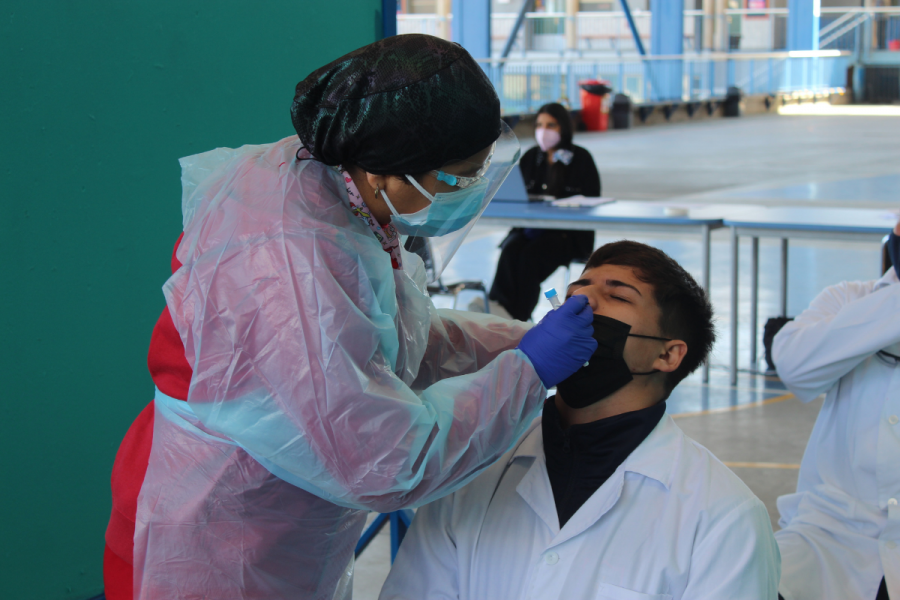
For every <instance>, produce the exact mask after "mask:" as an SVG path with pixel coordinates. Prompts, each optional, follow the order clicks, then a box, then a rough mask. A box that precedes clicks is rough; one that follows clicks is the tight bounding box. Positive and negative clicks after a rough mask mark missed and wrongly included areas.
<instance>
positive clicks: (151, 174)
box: [0, 0, 381, 600]
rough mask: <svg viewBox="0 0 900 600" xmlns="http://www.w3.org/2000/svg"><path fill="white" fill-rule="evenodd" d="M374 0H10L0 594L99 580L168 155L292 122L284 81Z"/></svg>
mask: <svg viewBox="0 0 900 600" xmlns="http://www.w3.org/2000/svg"><path fill="white" fill-rule="evenodd" d="M380 8H381V0H290V1H287V0H265V1H263V2H258V1H257V2H250V1H246V0H244V1H237V0H215V2H209V1H200V0H153V1H150V0H132V1H129V2H121V1H117V2H113V1H110V0H88V1H84V2H77V1H75V0H70V1H63V0H41V1H34V0H28V1H22V0H5V1H4V2H3V5H2V8H0V256H2V261H3V262H2V264H3V268H2V280H0V309H2V310H0V375H2V378H0V457H2V458H0V490H2V491H0V597H2V598H10V599H20V598H21V599H25V598H27V599H29V600H44V599H47V600H55V599H61V598H71V599H81V598H87V597H91V596H93V595H94V594H97V593H99V592H100V590H101V587H102V555H103V533H104V530H105V528H106V522H107V519H108V517H109V509H110V499H109V474H110V469H111V467H112V462H113V458H114V456H115V452H116V448H117V447H118V444H119V441H120V440H121V439H122V436H123V435H124V434H125V431H126V430H127V428H128V426H129V424H130V423H131V421H132V419H133V418H134V417H135V416H136V415H137V414H138V412H140V410H141V409H142V408H143V406H144V405H145V404H147V402H148V401H149V400H150V399H151V398H152V392H153V384H152V382H151V380H150V377H149V375H148V374H147V366H146V355H147V344H148V341H149V339H150V332H151V330H152V327H153V324H154V322H155V321H156V318H157V317H158V316H159V313H160V311H161V310H162V308H163V306H164V305H165V302H164V299H163V296H162V292H161V291H160V288H161V286H162V284H163V282H164V281H165V279H166V278H167V276H168V268H169V256H170V253H171V248H172V244H173V243H174V242H175V240H176V238H177V236H178V234H179V232H180V231H181V210H180V202H181V195H180V182H179V176H180V173H179V167H178V158H179V157H181V156H186V155H189V154H194V153H197V152H201V151H204V150H208V149H211V148H214V147H216V146H239V145H242V144H248V143H252V144H257V143H265V142H270V141H275V140H277V139H280V138H282V137H285V136H288V135H293V133H294V131H293V129H292V127H291V122H290V114H289V107H290V103H291V99H292V98H293V90H294V85H296V83H297V82H298V81H300V80H301V79H303V78H304V77H305V76H306V75H307V74H308V73H309V72H310V71H312V70H313V69H314V68H316V67H318V66H320V65H322V64H324V63H326V62H328V61H330V60H332V59H334V58H337V57H338V56H340V55H342V54H344V53H346V52H348V51H350V50H352V49H354V48H357V47H359V46H362V45H365V44H368V43H370V42H372V41H374V40H375V39H377V37H376V36H379V35H380V31H379V29H380V26H381V15H380Z"/></svg>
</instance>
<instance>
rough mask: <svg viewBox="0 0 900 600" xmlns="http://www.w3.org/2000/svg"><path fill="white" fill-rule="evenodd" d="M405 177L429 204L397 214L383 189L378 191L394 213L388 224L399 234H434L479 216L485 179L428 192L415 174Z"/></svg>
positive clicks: (465, 223)
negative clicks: (454, 187) (417, 209)
mask: <svg viewBox="0 0 900 600" xmlns="http://www.w3.org/2000/svg"><path fill="white" fill-rule="evenodd" d="M406 178H407V179H408V180H409V182H410V183H411V184H412V185H413V186H415V188H416V189H417V190H419V192H420V193H421V194H422V195H423V196H425V198H427V199H428V200H429V201H431V204H429V205H428V206H426V207H425V208H423V209H422V210H420V211H417V212H414V213H410V214H406V215H404V214H400V213H399V212H397V210H396V209H395V208H394V205H393V204H391V201H390V199H389V198H388V197H387V194H385V193H384V190H382V191H381V194H382V196H383V197H384V201H385V203H386V204H387V205H388V208H389V209H390V210H391V213H392V214H393V216H392V217H391V224H392V225H393V226H394V228H395V229H396V230H397V232H398V233H399V234H401V235H414V236H420V237H437V236H441V235H445V234H447V233H451V232H453V231H458V230H460V229H462V228H463V227H465V226H466V225H468V224H469V223H471V222H472V220H473V219H474V218H475V217H476V216H478V211H479V210H481V206H482V201H483V200H484V195H485V193H487V188H488V182H487V179H485V178H479V179H478V181H475V182H474V183H472V184H471V185H469V187H466V188H462V189H459V190H456V191H453V192H443V193H438V194H430V193H429V192H428V191H426V190H425V188H423V187H422V185H421V184H420V183H419V182H418V181H416V180H415V178H414V177H412V176H411V175H407V176H406Z"/></svg>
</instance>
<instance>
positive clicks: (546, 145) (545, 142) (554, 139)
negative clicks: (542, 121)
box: [534, 127, 562, 152]
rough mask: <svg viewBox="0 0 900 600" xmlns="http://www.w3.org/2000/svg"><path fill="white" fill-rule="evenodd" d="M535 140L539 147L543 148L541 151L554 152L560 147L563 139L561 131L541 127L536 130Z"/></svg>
mask: <svg viewBox="0 0 900 600" xmlns="http://www.w3.org/2000/svg"><path fill="white" fill-rule="evenodd" d="M534 139H535V140H537V143H538V146H540V147H541V150H543V151H544V152H547V151H548V150H552V149H553V148H556V146H557V145H559V142H560V140H561V139H562V137H561V136H560V135H559V131H557V130H556V129H549V128H547V127H540V128H538V129H535V130H534Z"/></svg>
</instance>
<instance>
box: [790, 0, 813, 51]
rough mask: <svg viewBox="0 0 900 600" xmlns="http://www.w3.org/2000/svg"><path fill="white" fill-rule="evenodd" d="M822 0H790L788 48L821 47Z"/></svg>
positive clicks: (805, 48)
mask: <svg viewBox="0 0 900 600" xmlns="http://www.w3.org/2000/svg"><path fill="white" fill-rule="evenodd" d="M820 2H821V0H788V21H787V49H788V50H818V49H819V15H820V13H821V4H820Z"/></svg>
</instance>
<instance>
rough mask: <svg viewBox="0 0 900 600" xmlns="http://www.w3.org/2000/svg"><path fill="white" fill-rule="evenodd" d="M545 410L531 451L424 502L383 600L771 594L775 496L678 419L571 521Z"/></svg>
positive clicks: (665, 424)
mask: <svg viewBox="0 0 900 600" xmlns="http://www.w3.org/2000/svg"><path fill="white" fill-rule="evenodd" d="M539 423H540V419H537V421H536V425H535V426H534V427H533V429H532V431H531V432H530V433H529V434H528V436H527V437H526V438H525V439H524V440H523V441H522V442H521V443H520V444H519V446H518V447H517V448H515V449H514V450H512V451H511V452H510V453H509V454H507V455H506V456H505V457H503V458H502V459H501V460H500V461H498V462H497V463H496V464H495V465H493V466H492V467H490V468H489V469H487V470H486V471H485V472H484V473H482V474H481V475H480V476H479V477H478V478H477V479H476V480H475V481H473V482H472V483H471V484H469V485H468V486H466V487H465V488H463V489H461V490H459V491H457V492H456V493H454V494H453V495H452V496H448V497H446V498H444V499H442V500H438V501H436V502H434V503H432V504H429V505H427V506H425V507H423V508H421V509H419V511H418V513H417V514H416V518H415V520H414V521H413V524H412V527H411V529H410V531H409V533H408V534H407V536H406V538H405V539H404V541H403V545H402V546H401V547H400V552H399V554H398V555H397V560H396V562H395V563H394V566H393V569H392V570H391V573H390V575H389V576H388V579H387V582H386V583H385V586H384V588H383V590H382V592H381V596H380V600H400V599H410V600H412V599H416V600H418V599H421V598H428V599H430V600H434V599H440V600H445V599H449V598H454V599H456V598H459V599H462V600H487V599H490V600H505V599H509V600H512V599H516V600H519V599H521V600H524V599H526V598H527V599H535V600H550V599H552V598H561V599H565V600H578V599H584V600H589V599H590V600H596V599H603V600H670V599H680V598H684V599H685V600H704V599H709V600H723V599H732V600H735V599H745V600H767V599H773V600H774V599H775V598H776V586H777V583H778V574H779V566H778V565H779V559H778V548H777V546H776V544H775V539H774V537H773V536H772V526H771V523H770V521H769V517H768V514H767V513H766V509H765V506H763V504H762V502H760V501H759V499H758V498H756V497H755V496H754V495H753V493H752V492H751V491H750V490H749V489H747V486H745V485H744V484H743V483H742V482H741V481H740V479H738V478H737V476H736V475H735V474H734V473H732V472H731V471H730V470H729V469H728V468H727V467H725V466H724V465H723V464H722V463H721V462H719V461H718V460H716V458H715V457H714V456H713V455H712V453H710V452H709V450H707V449H706V448H704V447H703V446H701V445H699V444H697V443H696V442H694V441H693V440H691V439H690V438H688V437H687V436H685V435H684V433H683V432H682V431H681V429H679V428H678V426H677V425H675V422H674V421H673V420H672V419H671V417H669V416H668V415H666V416H664V417H663V418H662V420H661V421H660V423H659V424H658V425H657V426H656V428H655V429H654V430H653V431H652V432H651V433H650V435H649V436H648V437H647V439H645V440H644V441H643V442H642V443H641V445H640V446H638V447H637V449H636V450H635V451H634V452H632V453H631V455H630V456H629V457H628V458H627V459H625V462H623V463H622V464H621V465H620V466H619V468H618V469H617V470H616V471H615V473H613V475H612V476H611V477H610V478H609V479H608V480H607V481H606V482H605V483H604V484H603V485H602V486H600V488H599V489H598V490H597V491H596V492H595V493H594V494H593V495H592V496H591V497H590V498H589V499H588V501H587V502H586V503H585V504H584V505H583V506H582V507H581V508H580V509H579V510H578V512H576V513H575V515H573V516H572V518H571V519H570V520H569V521H568V522H567V523H566V524H565V526H564V527H563V528H562V530H560V527H559V521H558V518H557V514H556V505H555V503H554V501H553V491H552V489H551V487H550V480H549V478H548V475H547V466H546V461H545V456H544V448H543V438H542V434H541V428H540V426H539Z"/></svg>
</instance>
